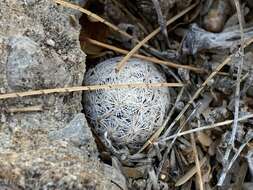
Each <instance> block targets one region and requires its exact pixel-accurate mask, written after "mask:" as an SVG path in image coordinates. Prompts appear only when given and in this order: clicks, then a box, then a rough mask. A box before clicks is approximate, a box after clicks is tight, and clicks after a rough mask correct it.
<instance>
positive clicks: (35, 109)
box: [4, 105, 43, 113]
mask: <svg viewBox="0 0 253 190" xmlns="http://www.w3.org/2000/svg"><path fill="white" fill-rule="evenodd" d="M4 111H6V112H7V113H20V112H38V111H43V106H42V105H38V106H27V107H23V108H8V109H6V110H4Z"/></svg>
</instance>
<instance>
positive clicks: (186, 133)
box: [159, 114, 253, 142]
mask: <svg viewBox="0 0 253 190" xmlns="http://www.w3.org/2000/svg"><path fill="white" fill-rule="evenodd" d="M251 118H253V114H249V115H246V116H243V117H241V118H239V119H238V121H245V120H248V119H251ZM233 122H234V120H227V121H223V122H219V123H215V124H212V125H206V126H203V127H199V128H195V129H191V130H188V131H184V132H182V133H179V134H176V135H177V137H180V136H184V135H189V134H191V133H196V132H199V131H203V130H208V129H214V128H216V127H222V126H225V125H229V124H232V123H233ZM176 135H171V136H169V137H166V138H163V139H160V140H159V142H162V141H167V140H171V139H173V138H175V136H176Z"/></svg>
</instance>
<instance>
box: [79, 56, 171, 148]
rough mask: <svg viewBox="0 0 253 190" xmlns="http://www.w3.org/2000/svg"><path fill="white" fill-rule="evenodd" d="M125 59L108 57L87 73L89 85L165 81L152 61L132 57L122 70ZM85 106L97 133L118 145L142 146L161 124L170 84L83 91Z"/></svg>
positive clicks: (168, 99)
mask: <svg viewBox="0 0 253 190" xmlns="http://www.w3.org/2000/svg"><path fill="white" fill-rule="evenodd" d="M121 59H122V57H117V58H113V59H108V60H106V61H104V62H102V63H100V64H98V65H96V66H95V67H94V68H92V69H90V70H88V72H87V73H86V75H85V84H86V85H96V84H121V83H159V82H166V77H165V75H164V74H163V73H162V72H161V71H160V70H159V69H158V68H156V67H155V66H154V65H153V64H152V63H149V62H146V61H142V60H139V59H130V60H129V61H128V63H127V65H126V66H125V67H124V68H123V70H122V71H120V72H119V73H116V72H115V68H116V64H117V63H118V62H119V61H120V60H121ZM83 101H84V109H85V113H86V116H87V118H88V119H89V121H90V122H91V125H92V127H94V128H95V130H96V131H97V133H98V134H99V135H100V136H101V137H103V135H104V133H105V132H106V131H107V133H108V137H109V138H110V140H111V141H112V142H113V145H114V146H115V147H118V148H120V147H125V146H127V147H128V148H130V150H135V149H136V148H139V147H140V146H141V145H143V143H145V142H146V140H147V139H148V138H149V137H150V136H151V135H152V133H153V132H154V130H156V129H157V128H158V127H159V126H161V125H162V123H163V121H164V118H165V116H166V114H167V111H168V109H169V106H170V95H169V89H168V88H152V89H151V88H128V89H113V90H97V91H93V92H85V93H84V98H83Z"/></svg>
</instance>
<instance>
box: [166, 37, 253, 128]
mask: <svg viewBox="0 0 253 190" xmlns="http://www.w3.org/2000/svg"><path fill="white" fill-rule="evenodd" d="M252 42H253V38H251V39H250V40H249V41H247V43H245V45H244V47H246V46H248V45H250V44H251V43H252ZM232 56H233V55H230V56H228V57H227V58H226V59H225V60H224V61H223V62H222V63H221V64H220V65H218V66H217V68H216V69H215V71H213V72H212V73H211V74H210V75H209V76H208V77H207V79H206V80H205V81H204V82H203V83H202V85H201V86H200V88H199V89H198V90H197V91H196V92H195V94H194V95H193V96H192V98H191V99H190V101H189V102H188V103H187V104H186V105H185V107H184V108H183V109H182V111H181V112H180V113H179V114H178V116H177V117H176V118H175V120H174V121H173V122H172V123H171V124H170V126H169V127H168V128H172V127H173V126H174V125H175V124H176V123H177V122H178V121H179V119H180V118H181V117H182V116H183V115H184V113H185V112H186V111H187V109H188V108H189V107H190V106H191V105H192V104H193V102H194V100H195V99H196V98H197V97H198V96H199V95H200V93H201V92H202V90H203V89H204V88H205V86H206V85H207V84H208V83H209V81H210V80H211V79H212V78H213V77H214V76H215V75H216V74H217V73H218V72H219V71H220V70H221V69H222V68H223V67H224V66H225V65H227V64H228V63H229V62H230V61H231V59H232Z"/></svg>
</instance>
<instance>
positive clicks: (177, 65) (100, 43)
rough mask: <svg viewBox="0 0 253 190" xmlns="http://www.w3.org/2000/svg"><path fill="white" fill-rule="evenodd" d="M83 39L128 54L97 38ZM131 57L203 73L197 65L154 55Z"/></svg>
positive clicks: (135, 55)
mask: <svg viewBox="0 0 253 190" xmlns="http://www.w3.org/2000/svg"><path fill="white" fill-rule="evenodd" d="M85 40H86V41H87V42H89V43H91V44H93V45H96V46H99V47H103V48H107V49H110V50H113V51H115V52H118V53H122V54H128V52H129V51H127V50H124V49H121V48H117V47H115V46H112V45H109V44H105V43H102V42H99V41H97V40H94V39H91V38H85ZM133 57H137V58H140V59H143V60H146V61H150V62H153V63H157V64H162V65H167V66H168V67H172V68H183V69H187V70H191V71H194V72H196V73H204V72H205V71H204V70H203V69H200V68H197V67H193V66H189V65H180V64H176V63H173V62H170V61H163V60H160V59H157V58H154V57H147V56H144V55H140V54H134V55H133Z"/></svg>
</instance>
